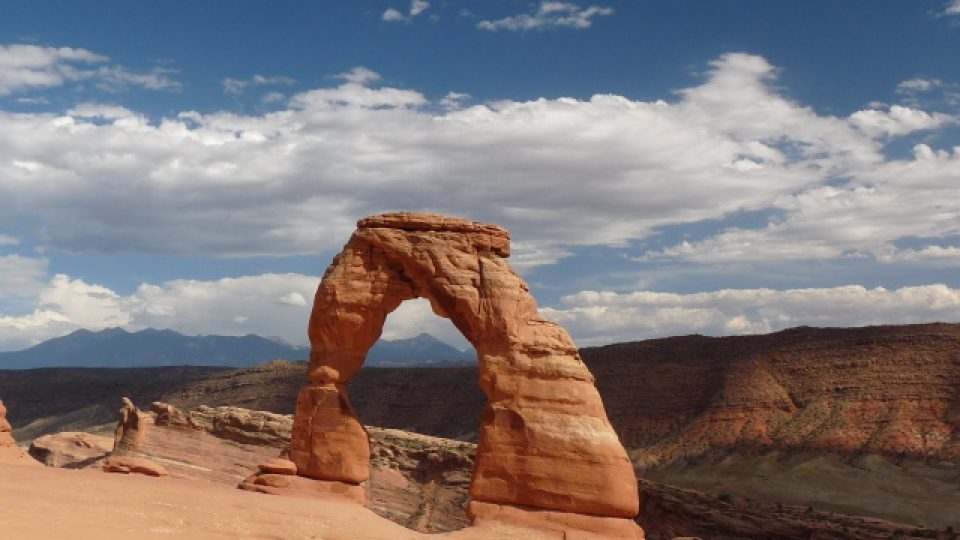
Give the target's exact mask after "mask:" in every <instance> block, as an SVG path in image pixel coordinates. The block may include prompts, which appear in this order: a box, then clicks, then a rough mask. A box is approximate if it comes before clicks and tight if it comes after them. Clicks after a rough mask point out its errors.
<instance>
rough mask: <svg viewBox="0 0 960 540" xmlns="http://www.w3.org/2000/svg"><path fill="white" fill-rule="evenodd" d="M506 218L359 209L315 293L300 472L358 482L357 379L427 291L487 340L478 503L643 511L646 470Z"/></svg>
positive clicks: (361, 462) (445, 313)
mask: <svg viewBox="0 0 960 540" xmlns="http://www.w3.org/2000/svg"><path fill="white" fill-rule="evenodd" d="M509 249H510V238H509V234H508V233H507V231H506V230H505V229H502V228H500V227H497V226H495V225H488V224H482V223H476V222H471V221H467V220H463V219H459V218H451V217H446V216H440V215H437V214H412V213H395V214H383V215H379V216H373V217H369V218H366V219H363V220H360V221H359V222H358V228H357V231H356V232H355V233H354V234H353V236H352V237H351V238H350V240H349V242H347V244H346V246H344V248H343V251H342V252H341V253H340V254H339V255H337V256H336V258H334V260H333V263H332V264H331V265H330V267H329V268H328V269H327V271H326V273H325V275H324V277H323V280H322V281H321V283H320V286H319V288H318V290H317V294H316V297H315V299H314V306H313V312H312V313H311V317H310V325H309V335H310V343H311V355H310V366H309V372H308V373H309V378H310V385H309V386H307V387H306V388H304V389H303V391H302V392H301V393H300V396H299V398H298V402H297V412H296V416H295V421H294V434H293V441H292V447H291V459H292V460H293V461H294V462H295V463H296V464H297V467H298V471H300V472H299V474H302V475H304V476H309V477H312V478H317V479H323V480H338V481H342V482H347V483H353V484H357V483H360V482H363V481H364V480H366V479H367V478H368V476H369V464H368V458H369V443H368V440H367V435H366V432H365V430H364V429H363V426H362V425H361V424H360V422H359V421H358V420H357V418H356V415H355V414H354V412H353V409H352V408H351V406H350V403H349V398H348V397H347V392H346V387H345V384H346V383H347V382H348V381H349V380H350V379H351V378H352V377H353V376H354V374H356V372H357V371H358V370H359V369H360V367H361V366H362V365H363V361H364V358H365V356H366V354H367V351H368V350H369V349H370V347H371V346H373V344H374V343H375V342H376V340H377V338H379V336H380V333H381V331H382V328H383V323H384V321H385V320H386V317H387V315H388V314H389V313H390V312H392V311H393V310H394V309H396V308H397V307H398V306H399V305H400V304H401V303H402V302H403V301H404V300H408V299H412V298H416V297H423V298H426V299H427V300H429V301H430V304H431V306H432V307H433V310H434V312H435V313H436V314H437V315H439V316H441V317H447V318H449V319H450V320H451V321H452V322H453V324H454V325H455V326H456V327H457V328H458V329H459V330H460V331H461V332H462V333H463V335H464V337H466V338H467V340H469V341H470V342H471V343H472V344H473V346H474V347H475V348H476V350H477V354H478V360H479V374H480V376H479V383H480V385H481V387H482V388H483V391H484V392H485V393H486V395H487V399H488V404H487V406H486V409H485V411H484V414H483V419H482V421H481V427H480V440H479V443H478V447H477V459H476V466H475V469H474V474H473V480H472V483H471V488H470V495H471V499H472V503H471V505H472V506H471V509H472V510H473V512H474V513H476V512H477V511H478V509H483V508H485V507H484V506H483V505H484V504H487V505H513V506H521V507H533V508H539V509H544V510H552V511H563V512H576V513H581V514H591V515H597V516H610V517H617V518H632V517H633V516H635V515H636V514H637V511H638V505H639V501H638V495H637V483H636V477H635V475H634V472H633V468H632V466H631V464H630V461H629V459H628V457H627V455H626V452H625V451H624V449H623V446H622V445H621V444H620V441H619V440H618V438H617V436H616V434H615V433H614V431H613V428H612V427H611V426H610V423H609V421H608V420H607V417H606V413H605V411H604V408H603V404H602V402H601V400H600V395H599V393H598V392H597V390H596V388H595V387H594V384H593V377H592V375H591V374H590V372H589V371H588V370H587V368H586V366H585V365H584V364H583V362H582V361H581V359H580V356H579V353H578V352H577V349H576V346H575V345H574V343H573V341H572V340H571V339H570V337H569V335H568V334H567V332H566V331H565V330H564V329H563V328H562V327H560V326H559V325H557V324H555V323H553V322H551V321H549V320H547V319H544V318H543V317H540V315H539V313H538V311H537V304H536V301H535V300H534V298H533V296H532V295H531V294H530V291H529V288H528V286H527V284H526V283H524V281H523V280H522V279H521V278H520V276H519V275H517V274H516V272H514V271H513V269H512V268H510V265H509V264H508V263H507V261H506V259H505V257H507V256H509Z"/></svg>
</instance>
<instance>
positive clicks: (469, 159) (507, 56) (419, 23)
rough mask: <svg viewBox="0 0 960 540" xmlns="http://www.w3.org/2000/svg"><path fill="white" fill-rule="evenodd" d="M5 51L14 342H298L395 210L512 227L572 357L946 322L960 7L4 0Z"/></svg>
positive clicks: (0, 123) (404, 320)
mask: <svg viewBox="0 0 960 540" xmlns="http://www.w3.org/2000/svg"><path fill="white" fill-rule="evenodd" d="M0 47H2V48H0V350H4V349H15V348H20V347H23V346H27V345H30V344H32V343H35V342H37V341H39V340H42V339H47V338H50V337H54V336H56V335H61V334H64V333H67V332H69V331H72V330H73V329H76V328H80V327H86V328H93V329H96V328H103V327H106V326H124V327H126V328H129V329H138V328H143V327H147V326H153V327H161V328H173V329H175V330H178V331H181V332H184V333H188V334H206V333H220V334H244V333H248V332H253V333H259V334H263V335H271V336H279V337H283V338H284V339H287V340H289V341H293V342H302V341H304V339H305V338H304V324H305V319H306V314H307V312H308V310H309V305H308V304H309V301H310V299H311V295H312V291H313V290H314V289H315V287H316V284H317V282H318V279H319V277H318V276H320V275H321V274H322V272H323V270H324V269H325V267H326V265H327V264H328V263H329V260H330V258H331V257H332V255H333V254H335V253H336V251H337V250H338V249H339V247H340V246H341V245H342V244H343V243H344V242H345V241H346V239H347V237H348V235H349V233H350V231H351V230H352V228H353V223H354V222H355V221H356V219H358V218H360V217H363V216H364V215H368V214H372V213H377V212H382V211H388V210H398V209H406V210H432V211H440V212H446V213H452V214H457V215H463V216H466V217H470V218H473V219H477V220H485V221H493V222H496V223H500V224H502V225H505V226H507V227H508V228H510V229H511V231H512V234H513V238H514V243H515V256H514V258H513V263H514V264H515V266H516V267H517V268H518V270H520V271H521V273H522V274H523V275H524V277H525V278H526V279H527V280H528V281H529V282H530V284H531V286H532V288H533V291H534V293H535V295H536V296H537V298H538V300H539V301H540V303H541V306H542V307H543V311H544V314H545V315H546V316H548V317H551V318H554V319H556V320H558V321H559V322H561V323H563V324H564V325H565V326H566V327H567V328H568V329H569V330H570V331H571V333H572V334H573V336H574V338H575V339H576V340H577V341H578V342H579V343H581V344H585V345H586V344H597V343H605V342H611V341H619V340H627V339H639V338H644V337H652V336H663V335H674V334H684V333H704V334H713V335H723V334H737V333H755V332H764V331H770V330H776V329H780V328H784V327H789V326H795V325H799V324H812V325H822V326H824V325H863V324H880V323H906V322H921V321H935V320H946V321H960V279H958V277H957V276H958V274H957V271H956V270H957V267H958V264H960V202H957V201H960V149H958V148H960V62H957V61H956V55H957V51H960V3H958V2H957V1H956V0H951V1H944V0H930V1H920V0H918V1H909V2H908V1H880V0H877V1H870V2H866V1H864V2H853V1H851V2H827V1H823V2H816V1H812V2H804V3H797V2H785V1H784V2H779V1H775V2H770V1H760V0H757V1H746V0H743V1H727V2H713V1H692V0H691V1H663V2H656V1H646V2H598V3H596V4H590V3H583V2H527V1H490V2H452V1H448V2H441V1H431V2H424V1H422V0H417V1H414V2H405V1H404V2H401V1H385V2H337V3H333V2H324V3H320V2H252V1H234V2H230V3H229V7H227V4H224V3H221V2H163V3H145V2H113V3H109V2H98V3H96V4H83V3H78V2H15V1H14V2H6V3H5V4H4V16H3V18H2V20H0ZM424 330H426V331H429V332H432V333H434V334H437V335H439V336H440V337H442V338H444V339H447V340H450V341H453V342H457V343H458V344H462V341H458V338H457V336H456V332H455V330H453V329H452V327H451V326H450V325H448V324H443V323H441V322H438V321H437V320H436V319H435V318H434V317H433V316H432V315H431V314H430V313H429V310H428V309H426V308H425V306H424V305H423V304H422V303H408V304H405V305H404V306H403V307H401V309H400V310H399V311H398V312H397V313H395V314H394V315H393V316H391V318H390V320H389V322H388V328H387V329H386V331H385V336H386V337H403V336H406V335H414V334H416V333H419V332H420V331H424Z"/></svg>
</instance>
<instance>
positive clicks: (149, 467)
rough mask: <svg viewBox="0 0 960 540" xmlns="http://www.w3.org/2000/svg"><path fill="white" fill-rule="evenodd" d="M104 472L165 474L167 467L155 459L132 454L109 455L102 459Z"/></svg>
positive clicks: (147, 474)
mask: <svg viewBox="0 0 960 540" xmlns="http://www.w3.org/2000/svg"><path fill="white" fill-rule="evenodd" d="M103 470H104V472H112V473H123V474H131V473H133V474H143V475H146V476H166V475H167V469H165V468H164V467H163V465H160V464H159V463H157V462H155V461H151V460H149V459H146V458H142V457H134V456H110V457H108V458H107V459H105V460H104V461H103Z"/></svg>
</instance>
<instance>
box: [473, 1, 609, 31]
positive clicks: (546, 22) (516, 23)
mask: <svg viewBox="0 0 960 540" xmlns="http://www.w3.org/2000/svg"><path fill="white" fill-rule="evenodd" d="M612 14H613V8H609V7H600V6H589V7H586V8H581V7H580V6H578V5H577V4H574V3H572V2H546V1H544V2H540V6H539V7H538V8H537V10H536V11H535V12H533V13H523V14H520V15H514V16H510V17H504V18H502V19H497V20H495V21H489V20H484V21H480V22H478V23H477V28H479V29H481V30H489V31H497V30H514V31H524V30H543V29H547V28H563V27H565V28H580V29H583V28H590V26H591V25H592V24H593V21H592V19H593V18H594V17H596V16H598V15H599V16H605V15H612Z"/></svg>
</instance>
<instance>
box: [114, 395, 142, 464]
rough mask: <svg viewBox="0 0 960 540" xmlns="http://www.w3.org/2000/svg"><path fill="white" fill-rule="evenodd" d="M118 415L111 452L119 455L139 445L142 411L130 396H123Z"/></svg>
mask: <svg viewBox="0 0 960 540" xmlns="http://www.w3.org/2000/svg"><path fill="white" fill-rule="evenodd" d="M118 415H119V417H120V418H119V421H118V422H117V429H116V431H115V432H114V434H113V453H114V454H117V455H120V454H123V453H126V452H127V451H129V450H131V449H135V448H137V447H138V446H140V439H141V437H142V436H143V430H142V429H141V423H142V421H143V413H142V412H141V411H140V409H139V408H137V406H136V405H134V404H133V402H132V401H130V398H123V407H121V408H120V410H119V411H118Z"/></svg>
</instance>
